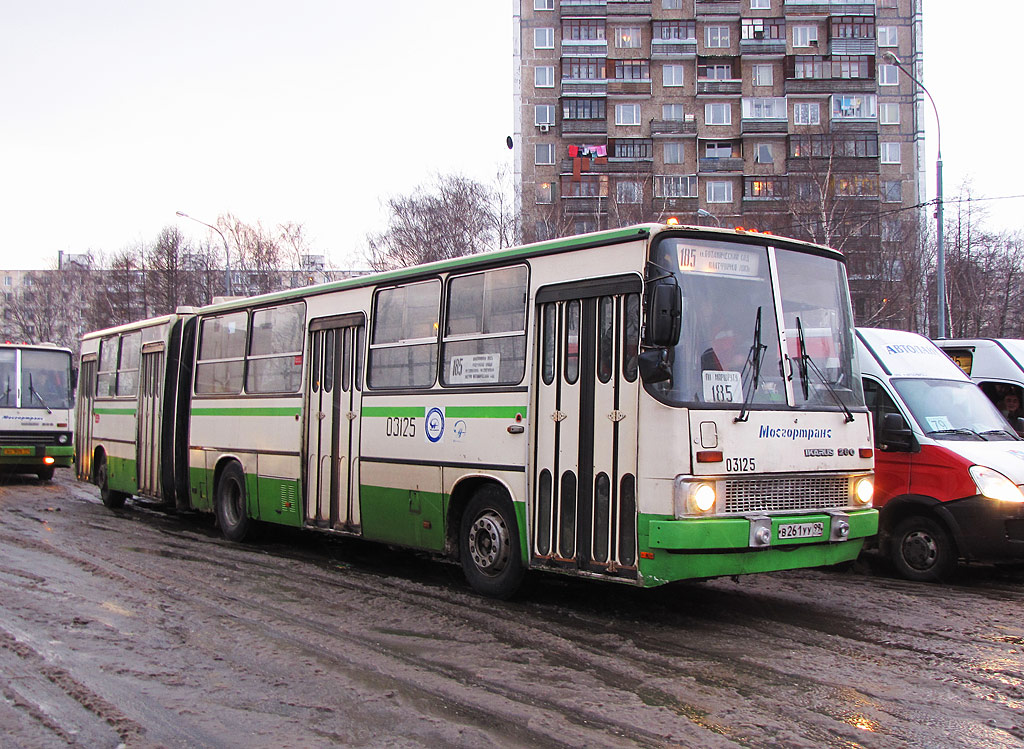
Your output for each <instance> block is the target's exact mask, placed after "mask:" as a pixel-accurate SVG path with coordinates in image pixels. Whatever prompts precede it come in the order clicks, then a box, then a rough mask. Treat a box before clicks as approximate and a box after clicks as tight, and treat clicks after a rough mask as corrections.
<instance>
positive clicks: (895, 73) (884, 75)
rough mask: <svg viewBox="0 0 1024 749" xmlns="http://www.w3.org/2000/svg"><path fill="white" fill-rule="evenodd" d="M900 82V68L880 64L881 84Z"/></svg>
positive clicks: (891, 84) (879, 79)
mask: <svg viewBox="0 0 1024 749" xmlns="http://www.w3.org/2000/svg"><path fill="white" fill-rule="evenodd" d="M899 83H900V78H899V69H898V68H897V67H896V66H895V65H879V66H878V85H879V86H898V85H899Z"/></svg>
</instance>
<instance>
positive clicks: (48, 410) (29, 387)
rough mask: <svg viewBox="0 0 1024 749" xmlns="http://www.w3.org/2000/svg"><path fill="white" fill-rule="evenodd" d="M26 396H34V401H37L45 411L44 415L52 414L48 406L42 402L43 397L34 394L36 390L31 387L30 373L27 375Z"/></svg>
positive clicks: (36, 393)
mask: <svg viewBox="0 0 1024 749" xmlns="http://www.w3.org/2000/svg"><path fill="white" fill-rule="evenodd" d="M28 394H29V395H34V396H35V397H36V400H38V401H39V402H40V403H42V404H43V408H45V409H46V413H48V414H52V413H53V411H51V410H50V407H49V406H48V405H46V401H44V400H43V396H41V395H40V394H39V393H38V392H36V389H35V388H34V387H32V373H31V372H29V373H28Z"/></svg>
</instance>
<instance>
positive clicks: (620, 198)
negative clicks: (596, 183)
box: [615, 181, 644, 204]
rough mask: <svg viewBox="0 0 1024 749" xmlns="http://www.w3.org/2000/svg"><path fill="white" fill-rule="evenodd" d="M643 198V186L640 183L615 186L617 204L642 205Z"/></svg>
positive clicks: (620, 183) (624, 183)
mask: <svg viewBox="0 0 1024 749" xmlns="http://www.w3.org/2000/svg"><path fill="white" fill-rule="evenodd" d="M643 196H644V191H643V186H642V185H641V184H640V183H639V182H632V181H630V182H617V183H616V184H615V202H616V203H631V204H637V203H642V202H643Z"/></svg>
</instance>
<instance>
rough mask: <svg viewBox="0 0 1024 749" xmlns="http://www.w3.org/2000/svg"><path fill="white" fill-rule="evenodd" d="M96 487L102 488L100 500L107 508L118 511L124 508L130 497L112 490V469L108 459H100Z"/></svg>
mask: <svg viewBox="0 0 1024 749" xmlns="http://www.w3.org/2000/svg"><path fill="white" fill-rule="evenodd" d="M96 485H97V486H98V487H99V488H100V499H101V500H102V501H103V504H104V505H105V506H106V507H109V508H110V509H112V510H116V509H118V508H119V507H124V502H125V500H126V499H128V495H127V494H125V493H124V492H119V491H114V490H113V489H111V488H110V469H109V468H108V467H107V459H106V457H100V459H99V461H98V462H97V465H96Z"/></svg>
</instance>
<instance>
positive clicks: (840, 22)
mask: <svg viewBox="0 0 1024 749" xmlns="http://www.w3.org/2000/svg"><path fill="white" fill-rule="evenodd" d="M874 38H875V18H874V16H832V39H872V40H873V39H874Z"/></svg>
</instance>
